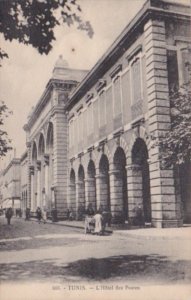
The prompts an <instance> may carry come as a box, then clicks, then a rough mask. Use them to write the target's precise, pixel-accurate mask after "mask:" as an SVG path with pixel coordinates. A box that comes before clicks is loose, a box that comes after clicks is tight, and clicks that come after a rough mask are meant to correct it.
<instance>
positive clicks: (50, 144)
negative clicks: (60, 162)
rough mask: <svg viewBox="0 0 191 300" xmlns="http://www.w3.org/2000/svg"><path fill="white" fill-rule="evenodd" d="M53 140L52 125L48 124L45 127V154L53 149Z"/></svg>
mask: <svg viewBox="0 0 191 300" xmlns="http://www.w3.org/2000/svg"><path fill="white" fill-rule="evenodd" d="M53 139H54V128H53V123H52V122H49V123H48V126H47V132H46V149H47V152H50V150H51V149H52V148H53Z"/></svg>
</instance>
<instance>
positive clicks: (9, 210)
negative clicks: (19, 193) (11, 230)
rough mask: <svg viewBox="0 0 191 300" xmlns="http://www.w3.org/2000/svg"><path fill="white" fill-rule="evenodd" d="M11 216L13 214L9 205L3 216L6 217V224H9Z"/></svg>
mask: <svg viewBox="0 0 191 300" xmlns="http://www.w3.org/2000/svg"><path fill="white" fill-rule="evenodd" d="M12 216H13V210H12V207H9V208H8V209H7V210H6V212H5V217H6V218H7V224H8V225H10V224H11V218H12Z"/></svg>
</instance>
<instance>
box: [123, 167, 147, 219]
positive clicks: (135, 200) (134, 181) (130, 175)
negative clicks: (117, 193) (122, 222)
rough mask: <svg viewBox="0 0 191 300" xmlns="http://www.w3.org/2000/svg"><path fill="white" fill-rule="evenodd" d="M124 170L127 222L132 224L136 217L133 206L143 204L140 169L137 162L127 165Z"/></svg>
mask: <svg viewBox="0 0 191 300" xmlns="http://www.w3.org/2000/svg"><path fill="white" fill-rule="evenodd" d="M126 170H127V189H128V210H129V223H130V224H134V221H135V217H136V212H135V207H137V205H138V204H141V205H142V206H143V190H142V171H141V167H140V166H139V165H137V164H131V165H128V166H127V167H126Z"/></svg>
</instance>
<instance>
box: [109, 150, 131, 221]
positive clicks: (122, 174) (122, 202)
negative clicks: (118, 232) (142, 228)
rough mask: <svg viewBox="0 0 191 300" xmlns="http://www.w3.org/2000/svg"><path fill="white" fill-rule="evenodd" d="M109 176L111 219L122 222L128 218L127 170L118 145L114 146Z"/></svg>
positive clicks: (123, 156)
mask: <svg viewBox="0 0 191 300" xmlns="http://www.w3.org/2000/svg"><path fill="white" fill-rule="evenodd" d="M110 177H111V179H110V182H111V183H112V185H113V187H112V190H113V194H112V197H111V211H112V215H113V221H115V222H116V223H123V222H124V221H125V220H127V219H128V198H127V171H126V154H125V151H124V149H123V148H122V147H120V146H118V147H117V148H116V151H115V153H114V156H113V170H111V171H110Z"/></svg>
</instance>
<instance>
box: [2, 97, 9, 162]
mask: <svg viewBox="0 0 191 300" xmlns="http://www.w3.org/2000/svg"><path fill="white" fill-rule="evenodd" d="M10 114H12V112H11V111H9V110H8V107H7V106H6V104H5V103H4V102H1V103H0V157H2V156H5V155H6V153H7V152H8V150H11V149H12V147H11V146H10V143H11V140H10V139H9V138H8V134H7V132H6V131H5V130H3V129H2V125H4V121H5V118H7V117H8V116H9V115H10Z"/></svg>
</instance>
